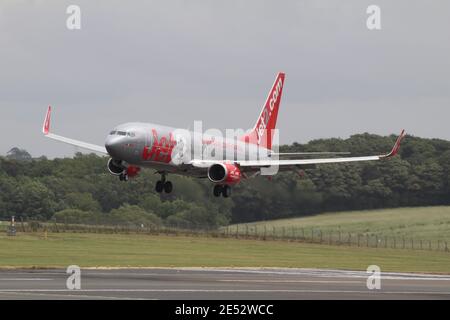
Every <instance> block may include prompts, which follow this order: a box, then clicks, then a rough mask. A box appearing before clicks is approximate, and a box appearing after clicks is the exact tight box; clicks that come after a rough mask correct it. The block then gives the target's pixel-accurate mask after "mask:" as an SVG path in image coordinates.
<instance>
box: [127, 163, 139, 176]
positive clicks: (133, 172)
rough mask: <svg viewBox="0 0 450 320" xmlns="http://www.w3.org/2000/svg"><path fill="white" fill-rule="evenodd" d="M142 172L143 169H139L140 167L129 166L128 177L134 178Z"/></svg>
mask: <svg viewBox="0 0 450 320" xmlns="http://www.w3.org/2000/svg"><path fill="white" fill-rule="evenodd" d="M140 171H141V168H139V167H135V166H128V168H127V175H128V177H129V178H134V177H136V176H137V175H138V174H139V172H140Z"/></svg>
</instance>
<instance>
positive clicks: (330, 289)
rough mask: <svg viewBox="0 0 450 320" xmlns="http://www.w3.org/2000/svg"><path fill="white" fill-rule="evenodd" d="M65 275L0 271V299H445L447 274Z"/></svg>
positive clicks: (449, 289) (449, 284) (240, 271)
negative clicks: (373, 280) (372, 279)
mask: <svg viewBox="0 0 450 320" xmlns="http://www.w3.org/2000/svg"><path fill="white" fill-rule="evenodd" d="M68 276H69V275H68V274H66V272H65V270H62V269H50V270H0V299H44V300H47V299H58V300H59V299H159V300H160V299H162V300H197V299H200V300H202V299H206V300H241V299H245V300H248V299H255V300H277V299H364V300H365V299H433V300H434V299H447V300H448V299H450V275H449V276H442V275H425V274H420V275H419V274H405V273H402V274H401V273H382V275H381V289H380V290H376V289H375V290H369V289H368V288H367V285H366V281H367V277H368V276H369V274H367V273H366V272H358V271H339V270H319V269H250V268H249V269H247V268H233V269H231V268H230V269H228V268H182V269H172V268H167V269H165V268H155V269H82V270H81V289H80V290H68V289H67V287H66V280H67V278H68Z"/></svg>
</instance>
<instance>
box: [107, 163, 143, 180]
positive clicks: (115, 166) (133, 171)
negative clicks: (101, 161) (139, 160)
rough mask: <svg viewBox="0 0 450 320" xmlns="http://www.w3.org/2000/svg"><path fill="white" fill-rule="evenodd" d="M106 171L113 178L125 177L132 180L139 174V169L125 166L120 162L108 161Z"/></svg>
mask: <svg viewBox="0 0 450 320" xmlns="http://www.w3.org/2000/svg"><path fill="white" fill-rule="evenodd" d="M108 171H109V173H111V174H112V175H113V176H120V175H126V176H127V177H128V178H134V177H136V176H137V175H138V174H139V172H140V171H141V168H139V167H135V166H131V165H125V164H124V163H123V162H122V161H121V160H114V159H109V161H108Z"/></svg>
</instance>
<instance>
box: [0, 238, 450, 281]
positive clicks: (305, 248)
mask: <svg viewBox="0 0 450 320" xmlns="http://www.w3.org/2000/svg"><path fill="white" fill-rule="evenodd" d="M71 264H77V265H80V266H81V267H108V266H109V267H299V268H337V269H352V270H365V269H366V268H367V267H368V266H369V265H371V264H376V265H379V266H380V267H381V269H382V270H383V271H402V272H433V273H447V274H448V273H450V254H449V253H446V252H437V251H410V250H393V249H380V248H378V249H375V248H356V247H345V246H327V245H317V244H305V243H297V242H287V241H261V240H243V239H232V238H230V239H226V238H207V237H186V236H183V237H181V236H178V237H177V236H171V237H168V236H150V235H137V234H131V235H125V234H114V235H107V234H81V233H80V234H78V233H49V234H48V238H47V239H45V237H44V234H42V233H34V234H20V233H19V234H18V235H17V236H16V237H8V236H6V234H4V233H3V234H0V268H1V267H10V266H14V267H27V268H32V267H37V268H39V267H67V266H68V265H71Z"/></svg>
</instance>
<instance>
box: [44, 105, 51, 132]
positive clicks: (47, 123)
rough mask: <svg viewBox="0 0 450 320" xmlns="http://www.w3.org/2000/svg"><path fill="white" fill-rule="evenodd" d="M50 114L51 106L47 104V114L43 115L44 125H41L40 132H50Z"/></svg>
mask: <svg viewBox="0 0 450 320" xmlns="http://www.w3.org/2000/svg"><path fill="white" fill-rule="evenodd" d="M51 115H52V107H51V106H48V109H47V115H46V116H45V120H44V125H43V126H42V133H44V134H45V135H48V134H49V133H50V119H51Z"/></svg>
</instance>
